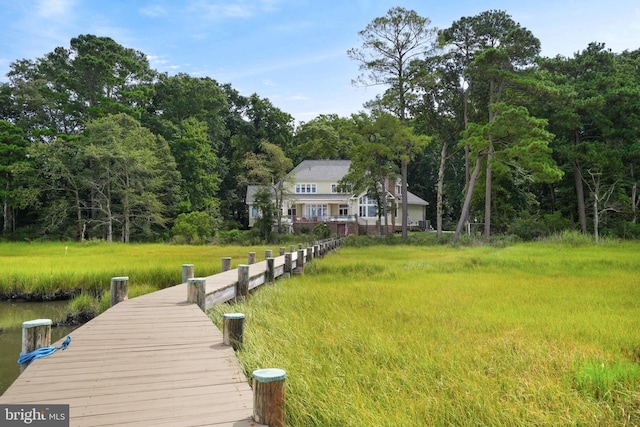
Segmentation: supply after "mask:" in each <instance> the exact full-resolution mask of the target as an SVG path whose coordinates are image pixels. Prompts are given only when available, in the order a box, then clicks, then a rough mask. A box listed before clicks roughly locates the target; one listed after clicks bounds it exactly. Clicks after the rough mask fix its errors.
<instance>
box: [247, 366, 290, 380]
mask: <svg viewBox="0 0 640 427" xmlns="http://www.w3.org/2000/svg"><path fill="white" fill-rule="evenodd" d="M286 377H287V374H286V372H285V371H284V370H283V369H277V368H267V369H258V370H255V371H253V378H255V380H256V381H258V382H260V383H270V382H272V381H281V380H284V379H285V378H286Z"/></svg>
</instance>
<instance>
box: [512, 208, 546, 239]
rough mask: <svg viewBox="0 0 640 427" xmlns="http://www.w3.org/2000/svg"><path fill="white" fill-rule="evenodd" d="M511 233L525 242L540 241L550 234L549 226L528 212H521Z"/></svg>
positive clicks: (513, 223) (513, 224)
mask: <svg viewBox="0 0 640 427" xmlns="http://www.w3.org/2000/svg"><path fill="white" fill-rule="evenodd" d="M509 231H510V232H511V234H514V235H516V236H518V237H519V238H521V239H522V240H525V241H531V240H536V239H540V238H541V237H545V236H547V235H548V234H549V229H548V227H547V224H546V223H545V222H544V221H541V220H540V219H539V218H538V217H536V216H534V215H532V214H530V213H529V212H526V211H524V212H521V213H520V216H519V217H518V218H516V219H515V220H514V221H513V222H512V223H511V226H510V227H509Z"/></svg>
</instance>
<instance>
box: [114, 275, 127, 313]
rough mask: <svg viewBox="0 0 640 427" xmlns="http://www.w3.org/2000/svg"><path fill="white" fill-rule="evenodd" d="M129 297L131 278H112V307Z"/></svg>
mask: <svg viewBox="0 0 640 427" xmlns="http://www.w3.org/2000/svg"><path fill="white" fill-rule="evenodd" d="M127 299H129V278H128V277H112V278H111V307H113V306H114V305H116V304H117V303H119V302H122V301H124V300H127Z"/></svg>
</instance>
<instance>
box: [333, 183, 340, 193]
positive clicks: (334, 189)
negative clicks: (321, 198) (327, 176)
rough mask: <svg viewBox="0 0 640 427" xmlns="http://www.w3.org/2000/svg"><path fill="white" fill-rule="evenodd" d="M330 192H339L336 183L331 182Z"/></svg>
mask: <svg viewBox="0 0 640 427" xmlns="http://www.w3.org/2000/svg"><path fill="white" fill-rule="evenodd" d="M331 192H332V193H339V191H338V184H331Z"/></svg>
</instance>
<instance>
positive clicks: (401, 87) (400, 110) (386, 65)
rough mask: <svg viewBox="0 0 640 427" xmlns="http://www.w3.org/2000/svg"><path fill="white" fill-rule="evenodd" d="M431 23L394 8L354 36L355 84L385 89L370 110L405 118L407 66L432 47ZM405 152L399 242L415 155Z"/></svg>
mask: <svg viewBox="0 0 640 427" xmlns="http://www.w3.org/2000/svg"><path fill="white" fill-rule="evenodd" d="M430 24H431V21H430V20H429V19H428V18H424V17H421V16H419V15H418V14H417V13H416V12H415V11H413V10H407V9H405V8H402V7H395V8H392V9H390V10H389V11H388V12H387V15H386V16H383V17H379V18H375V19H374V20H373V21H372V22H371V23H370V24H368V25H367V26H366V27H365V29H364V30H362V31H360V32H358V34H359V35H360V37H361V38H362V45H361V46H360V47H359V48H353V49H350V50H349V51H347V54H348V55H349V56H350V57H351V58H352V59H354V60H356V61H358V62H359V63H360V69H361V70H362V71H363V74H361V75H360V77H359V78H358V80H357V81H356V82H360V83H362V84H365V85H384V86H388V89H387V90H386V91H385V93H384V95H383V96H382V97H378V99H376V101H375V102H372V103H370V106H372V107H375V108H381V109H384V110H388V111H390V112H392V113H393V114H394V115H395V116H396V117H398V118H399V119H400V120H401V121H402V122H404V121H405V120H406V119H407V118H408V117H407V112H408V107H409V103H410V102H411V100H412V98H414V97H415V95H414V94H413V93H412V92H411V88H412V85H413V82H414V78H415V73H416V70H415V68H412V67H411V62H412V61H415V60H418V59H423V58H424V57H425V56H427V55H428V54H429V52H430V50H431V49H432V47H433V43H434V41H435V34H436V31H435V29H432V28H430V27H429V25H430ZM404 146H405V148H406V150H404V152H402V153H401V155H400V156H399V160H400V170H401V182H402V184H401V185H402V239H403V241H406V240H407V238H408V209H407V207H408V200H407V167H408V164H409V161H410V160H411V158H412V157H413V155H414V154H415V153H414V152H413V148H412V144H411V143H409V142H408V141H406V142H405V144H404Z"/></svg>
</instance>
